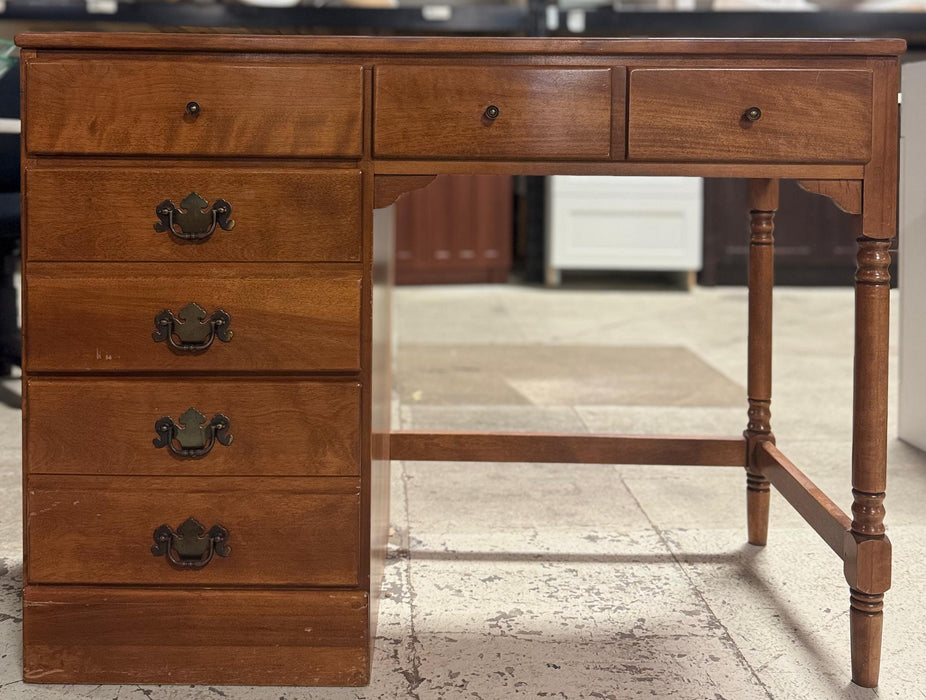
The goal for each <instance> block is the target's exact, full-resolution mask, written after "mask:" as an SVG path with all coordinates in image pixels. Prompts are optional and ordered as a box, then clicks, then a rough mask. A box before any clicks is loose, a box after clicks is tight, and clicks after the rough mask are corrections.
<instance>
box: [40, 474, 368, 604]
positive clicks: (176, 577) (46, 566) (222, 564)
mask: <svg viewBox="0 0 926 700" xmlns="http://www.w3.org/2000/svg"><path fill="white" fill-rule="evenodd" d="M27 508H28V513H27V516H26V527H27V532H28V535H27V539H28V547H29V570H28V574H27V575H28V578H29V582H30V583H72V584H75V583H76V584H79V583H94V584H140V585H162V586H198V585H274V586H354V585H357V583H358V570H359V563H360V559H359V548H360V480H359V479H336V478H332V479H324V478H316V479H260V478H244V479H215V478H192V477H189V478H183V477H181V478H170V477H160V478H158V477H92V476H80V477H63V476H32V477H30V479H29V483H28V499H27ZM189 519H193V520H194V521H195V522H193V523H189V522H187V521H188V520H189ZM184 523H186V525H185V526H183V527H181V526H182V525H183V524H184ZM196 523H199V526H201V527H198V526H197V525H196ZM162 525H165V526H166V528H164V529H163V530H160V529H159V528H161V526H162ZM216 527H218V529H214V528H216ZM156 531H157V532H158V534H159V533H160V532H165V533H167V532H168V531H170V532H172V533H173V535H169V534H168V535H165V538H166V540H165V542H164V544H163V546H160V547H159V546H158V539H157V536H156ZM210 531H211V534H210ZM210 537H215V538H216V540H215V541H214V542H210ZM219 538H221V539H220V540H219ZM152 547H156V548H157V549H156V550H152ZM154 551H157V552H158V555H155V554H154Z"/></svg>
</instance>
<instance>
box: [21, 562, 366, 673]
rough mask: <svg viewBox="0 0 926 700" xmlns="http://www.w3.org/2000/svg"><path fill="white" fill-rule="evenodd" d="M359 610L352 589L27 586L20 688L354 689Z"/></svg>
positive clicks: (360, 640)
mask: <svg viewBox="0 0 926 700" xmlns="http://www.w3.org/2000/svg"><path fill="white" fill-rule="evenodd" d="M232 556H234V555H232ZM367 607H368V606H367V594H366V593H365V592H360V591H259V590H258V591H244V590H225V591H222V590H197V589H193V590H167V589H162V590H153V589H119V588H89V587H83V586H27V587H26V589H25V591H24V593H23V608H24V612H23V616H24V624H23V644H24V653H23V676H24V679H25V680H26V681H27V682H29V683H88V684H90V683H93V684H96V683H113V684H118V683H130V684H133V685H134V684H137V683H191V684H202V685H210V684H211V685H229V684H243V685H364V684H365V683H367V682H368V679H369V672H368V664H369V655H368V652H367ZM141 622H143V623H144V624H140V623H141Z"/></svg>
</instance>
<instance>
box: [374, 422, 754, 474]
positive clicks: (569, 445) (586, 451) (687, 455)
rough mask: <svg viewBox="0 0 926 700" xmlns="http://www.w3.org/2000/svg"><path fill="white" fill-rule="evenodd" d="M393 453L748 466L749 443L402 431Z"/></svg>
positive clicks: (446, 458) (455, 458)
mask: <svg viewBox="0 0 926 700" xmlns="http://www.w3.org/2000/svg"><path fill="white" fill-rule="evenodd" d="M389 454H390V457H391V458H392V459H403V460H420V461H431V462H562V463H566V464H684V465H692V466H712V467H742V466H744V464H745V461H746V441H745V440H744V439H743V438H741V437H729V438H728V437H699V436H692V437H687V436H686V437H676V436H669V435H581V434H569V433H561V434H554V433H488V432H483V433H476V432H433V431H414V430H399V431H395V432H393V433H392V434H391V435H390V439H389Z"/></svg>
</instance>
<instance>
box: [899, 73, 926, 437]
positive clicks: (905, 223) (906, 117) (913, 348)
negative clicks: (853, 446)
mask: <svg viewBox="0 0 926 700" xmlns="http://www.w3.org/2000/svg"><path fill="white" fill-rule="evenodd" d="M902 80H903V107H902V111H901V119H900V217H899V219H900V257H899V260H898V267H899V270H898V275H899V278H900V279H899V282H898V286H899V288H900V351H899V356H900V357H899V360H900V407H899V411H898V413H897V424H898V425H897V432H898V435H899V436H900V439H901V440H904V441H906V442H909V443H910V444H911V445H914V446H916V447H919V448H920V449H921V450H926V401H924V400H923V397H924V396H926V197H924V196H923V193H924V192H926V132H924V130H923V124H924V123H926V63H908V64H906V65H904V67H903V73H902Z"/></svg>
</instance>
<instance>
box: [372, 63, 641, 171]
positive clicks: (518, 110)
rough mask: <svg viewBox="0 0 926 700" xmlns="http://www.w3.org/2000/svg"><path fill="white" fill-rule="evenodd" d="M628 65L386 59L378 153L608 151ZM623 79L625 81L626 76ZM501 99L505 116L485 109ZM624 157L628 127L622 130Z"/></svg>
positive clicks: (376, 100)
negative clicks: (615, 87)
mask: <svg viewBox="0 0 926 700" xmlns="http://www.w3.org/2000/svg"><path fill="white" fill-rule="evenodd" d="M612 70H614V71H619V72H621V73H622V72H623V68H613V69H612V68H533V67H529V68H524V67H516V68H509V67H484V66H472V67H471V66H454V65H443V66H433V67H431V66H427V67H421V66H409V65H388V64H387V65H379V66H377V67H376V68H375V70H374V92H373V105H374V120H375V121H374V124H373V152H374V155H375V156H376V157H377V158H423V157H427V158H459V159H464V160H465V159H468V158H482V159H502V158H525V159H532V158H536V159H544V158H552V159H566V158H574V159H579V160H582V159H602V158H604V159H607V158H609V157H610V156H611V152H612V151H611V108H612V101H613V102H614V109H615V111H616V112H617V114H618V115H619V116H618V119H617V121H618V122H619V123H623V119H622V118H621V116H622V115H623V111H624V110H623V105H624V94H623V90H621V91H620V92H618V93H616V94H614V95H612V94H611V82H612V77H611V71H612ZM621 82H622V81H621ZM490 106H494V107H496V108H497V109H498V116H497V117H495V118H494V119H490V118H489V117H487V116H486V110H487V109H488V108H489V107H490ZM618 137H619V140H618V143H619V144H620V151H621V154H620V157H623V130H620V131H619V132H618Z"/></svg>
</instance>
